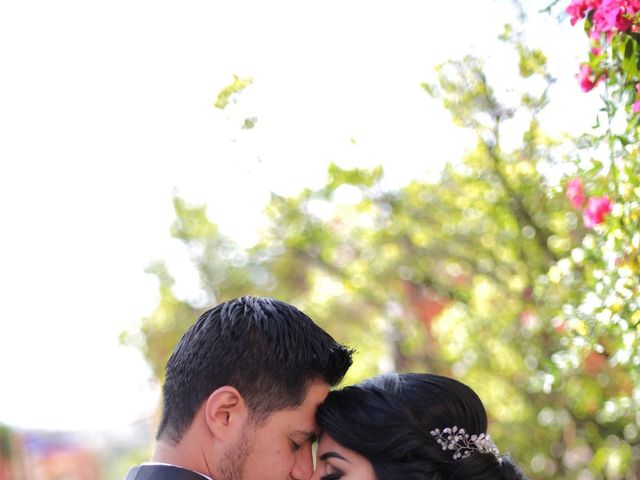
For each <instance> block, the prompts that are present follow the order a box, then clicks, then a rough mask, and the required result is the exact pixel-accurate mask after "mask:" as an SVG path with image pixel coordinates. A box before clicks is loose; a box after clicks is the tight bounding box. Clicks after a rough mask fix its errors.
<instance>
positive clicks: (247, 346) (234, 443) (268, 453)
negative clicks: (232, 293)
mask: <svg viewBox="0 0 640 480" xmlns="http://www.w3.org/2000/svg"><path fill="white" fill-rule="evenodd" d="M351 353H352V352H351V350H349V349H347V348H346V347H344V346H342V345H340V344H338V343H336V341H335V340H334V339H333V338H331V337H330V336H329V335H328V334H327V333H326V332H325V331H324V330H322V329H321V328H320V327H318V326H317V325H316V324H315V323H313V321H312V320H311V319H310V318H309V317H308V316H306V315H305V314H304V313H302V312H301V311H299V310H298V309H296V308H295V307H293V306H291V305H288V304H286V303H283V302H280V301H278V300H273V299H268V298H259V297H242V298H237V299H235V300H231V301H228V302H225V303H222V304H220V305H218V306H217V307H215V308H213V309H211V310H209V311H207V312H205V313H204V314H203V315H202V316H201V317H200V318H199V319H198V321H197V322H196V323H195V324H194V325H193V326H192V327H191V328H190V329H189V330H188V331H187V332H186V333H185V334H184V336H183V337H182V339H181V340H180V342H179V343H178V345H177V346H176V348H175V350H174V352H173V354H172V355H171V358H169V361H168V362H167V366H166V379H165V383H164V386H163V405H164V408H163V413H162V419H161V421H160V426H159V428H158V432H157V435H156V440H157V444H156V448H155V451H154V453H153V457H152V458H151V461H150V462H148V463H145V464H142V465H139V466H137V467H135V468H132V469H131V470H130V471H129V473H128V475H127V477H126V480H206V479H212V480H283V479H289V478H291V479H294V480H308V479H309V478H310V477H311V475H312V473H313V462H312V456H311V445H312V443H313V441H314V439H315V438H316V436H317V425H316V422H315V412H316V408H317V406H318V405H319V404H320V403H322V401H323V400H324V399H325V397H326V395H327V393H328V392H329V387H330V386H333V385H335V384H337V383H339V382H340V380H341V379H342V377H343V376H344V374H345V373H346V371H347V369H348V368H349V366H350V365H351Z"/></svg>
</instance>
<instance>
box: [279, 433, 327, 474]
mask: <svg viewBox="0 0 640 480" xmlns="http://www.w3.org/2000/svg"><path fill="white" fill-rule="evenodd" d="M289 440H290V441H291V448H293V450H300V447H301V445H300V444H298V443H296V442H294V441H293V440H291V439H289ZM329 480H330V479H329Z"/></svg>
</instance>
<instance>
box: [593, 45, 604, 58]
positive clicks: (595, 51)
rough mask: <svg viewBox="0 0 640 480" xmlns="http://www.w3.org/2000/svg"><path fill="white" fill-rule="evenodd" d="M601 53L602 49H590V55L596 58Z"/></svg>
mask: <svg viewBox="0 0 640 480" xmlns="http://www.w3.org/2000/svg"><path fill="white" fill-rule="evenodd" d="M601 53H602V49H601V48H599V47H591V55H593V56H594V57H597V56H598V55H600V54H601Z"/></svg>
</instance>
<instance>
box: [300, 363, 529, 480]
mask: <svg viewBox="0 0 640 480" xmlns="http://www.w3.org/2000/svg"><path fill="white" fill-rule="evenodd" d="M317 420H318V423H319V425H320V427H321V428H322V429H323V433H322V435H321V436H320V441H319V443H318V449H317V462H316V471H315V473H314V475H313V478H312V480H338V479H342V480H449V479H465V480H485V479H486V480H489V479H492V480H493V479H505V480H511V479H521V480H526V478H525V477H524V475H523V474H522V472H521V471H520V470H519V469H518V467H517V466H516V465H515V464H514V463H513V462H512V461H511V459H510V458H509V456H508V455H500V454H499V452H498V449H497V447H496V445H495V444H494V443H493V442H492V441H491V439H490V437H489V435H488V434H487V433H486V432H487V414H486V412H485V409H484V406H483V405H482V401H481V400H480V398H479V397H478V395H476V393H475V392H474V391H473V390H472V389H471V388H469V387H468V386H466V385H464V384H463V383H460V382H458V381H457V380H454V379H452V378H447V377H442V376H439V375H432V374H422V373H407V374H387V375H380V376H377V377H373V378H371V379H369V380H366V381H364V382H363V383H360V384H358V385H354V386H350V387H346V388H344V389H342V390H337V391H333V392H331V393H330V394H329V396H328V397H327V400H326V401H325V403H324V404H322V405H321V406H320V407H319V409H318V412H317Z"/></svg>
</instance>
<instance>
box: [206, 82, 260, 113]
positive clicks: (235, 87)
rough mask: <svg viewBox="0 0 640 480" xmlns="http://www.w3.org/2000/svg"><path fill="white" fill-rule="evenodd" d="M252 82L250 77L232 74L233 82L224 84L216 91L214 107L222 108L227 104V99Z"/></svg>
mask: <svg viewBox="0 0 640 480" xmlns="http://www.w3.org/2000/svg"><path fill="white" fill-rule="evenodd" d="M252 83H253V78H251V77H239V76H238V75H234V76H233V82H231V83H230V84H229V85H226V86H225V87H224V88H223V89H222V90H220V92H219V93H218V98H216V103H215V104H214V105H215V107H216V108H219V109H221V110H223V109H224V108H225V107H226V106H227V105H229V101H230V100H231V99H232V98H233V97H234V96H235V95H238V94H239V93H240V92H242V91H243V90H244V89H245V88H247V87H248V86H249V85H251V84H252Z"/></svg>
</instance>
